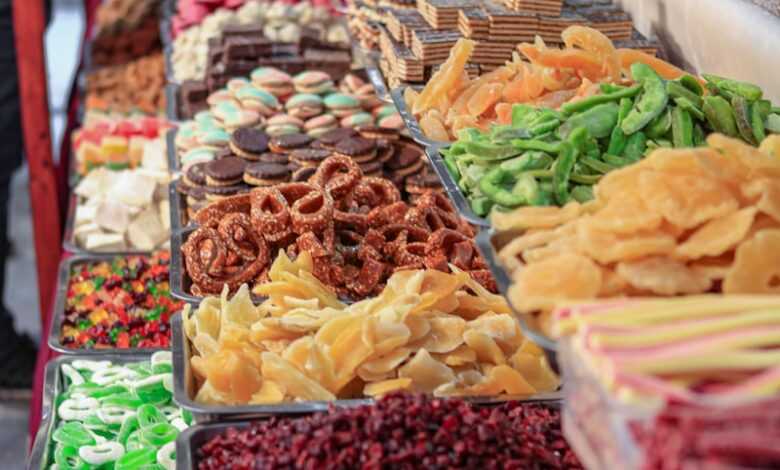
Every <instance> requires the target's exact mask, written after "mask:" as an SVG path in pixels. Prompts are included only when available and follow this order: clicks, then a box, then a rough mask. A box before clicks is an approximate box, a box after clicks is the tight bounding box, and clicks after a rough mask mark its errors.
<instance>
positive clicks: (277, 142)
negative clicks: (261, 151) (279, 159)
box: [268, 134, 314, 153]
mask: <svg viewBox="0 0 780 470" xmlns="http://www.w3.org/2000/svg"><path fill="white" fill-rule="evenodd" d="M313 140H314V139H312V138H311V137H309V136H308V135H306V134H283V135H277V136H275V137H273V138H272V139H271V141H270V142H269V143H268V147H269V148H270V149H271V151H272V152H277V153H290V152H292V151H293V150H295V149H299V148H303V147H306V146H307V145H309V144H310V143H312V141H313Z"/></svg>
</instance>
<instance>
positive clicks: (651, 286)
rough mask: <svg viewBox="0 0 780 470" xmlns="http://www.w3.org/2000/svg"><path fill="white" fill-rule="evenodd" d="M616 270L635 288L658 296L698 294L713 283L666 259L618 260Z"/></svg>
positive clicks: (679, 263) (682, 265)
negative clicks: (619, 261)
mask: <svg viewBox="0 0 780 470" xmlns="http://www.w3.org/2000/svg"><path fill="white" fill-rule="evenodd" d="M616 272H617V273H618V274H619V275H620V277H622V278H623V279H625V280H626V281H628V283H629V284H631V285H632V286H634V287H636V288H637V289H641V290H646V291H650V292H652V293H654V294H658V295H677V294H700V293H703V292H706V291H708V290H709V289H710V287H711V286H712V280H711V279H710V278H708V277H705V276H700V275H698V274H697V273H696V272H695V271H693V270H691V269H690V268H688V267H687V266H686V265H685V264H683V263H682V262H680V261H675V260H672V259H668V258H660V257H657V258H647V259H643V260H640V261H633V262H621V263H618V264H617V269H616Z"/></svg>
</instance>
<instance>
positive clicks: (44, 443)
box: [27, 352, 150, 470]
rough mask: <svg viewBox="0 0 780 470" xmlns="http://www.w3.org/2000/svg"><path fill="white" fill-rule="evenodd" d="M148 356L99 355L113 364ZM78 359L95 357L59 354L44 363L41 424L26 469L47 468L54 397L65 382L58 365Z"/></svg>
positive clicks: (53, 418) (63, 386) (39, 469)
mask: <svg viewBox="0 0 780 470" xmlns="http://www.w3.org/2000/svg"><path fill="white" fill-rule="evenodd" d="M149 356H150V354H134V355H122V356H119V355H116V354H112V353H106V352H104V353H103V355H101V356H100V360H108V361H111V362H113V363H115V364H127V363H130V362H137V361H143V360H145V359H148V358H149ZM78 359H85V360H92V361H93V360H95V359H97V358H95V357H94V356H89V355H74V356H60V357H58V358H56V359H52V360H51V361H49V363H48V364H46V371H45V372H44V384H43V399H42V402H41V425H40V427H39V428H38V432H37V433H36V434H35V440H34V441H33V447H32V451H31V452H30V458H29V459H28V461H27V469H28V470H43V469H44V468H48V467H45V465H47V464H48V463H49V462H50V457H49V452H50V450H51V446H50V443H51V442H52V440H51V434H52V432H54V426H55V424H56V422H57V420H56V419H55V418H56V415H55V413H56V410H55V409H54V404H55V399H56V397H57V395H59V394H60V393H62V392H63V391H64V390H65V382H64V380H63V376H62V374H60V367H61V366H62V364H70V363H71V362H73V361H75V360H78Z"/></svg>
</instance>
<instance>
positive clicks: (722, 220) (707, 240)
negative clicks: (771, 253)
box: [675, 207, 757, 259]
mask: <svg viewBox="0 0 780 470" xmlns="http://www.w3.org/2000/svg"><path fill="white" fill-rule="evenodd" d="M756 212H757V210H756V208H754V207H746V208H744V209H740V210H738V211H736V212H733V213H731V214H729V215H726V216H723V217H719V218H717V219H712V220H710V221H709V222H707V223H706V224H704V225H703V226H702V227H701V228H699V229H697V230H696V231H695V232H693V234H692V235H691V236H690V237H688V239H687V240H685V243H683V244H682V245H680V246H678V247H677V249H676V250H675V255H677V256H679V257H681V258H683V259H697V258H701V257H703V256H720V255H722V254H723V253H725V252H727V251H729V250H731V249H732V248H734V247H735V246H736V245H737V243H739V242H740V241H742V239H743V238H744V237H745V235H746V234H747V233H748V230H750V227H751V225H752V224H753V219H754V217H755V215H756Z"/></svg>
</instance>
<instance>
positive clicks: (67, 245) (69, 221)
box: [62, 193, 151, 255]
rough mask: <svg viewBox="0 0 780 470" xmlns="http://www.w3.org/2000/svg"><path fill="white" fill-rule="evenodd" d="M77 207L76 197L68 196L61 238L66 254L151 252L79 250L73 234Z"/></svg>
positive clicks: (142, 252)
mask: <svg viewBox="0 0 780 470" xmlns="http://www.w3.org/2000/svg"><path fill="white" fill-rule="evenodd" d="M77 206H78V196H77V195H76V194H75V193H71V194H70V201H69V202H68V215H67V218H66V219H65V234H64V236H63V237H62V248H63V249H64V250H65V251H67V252H68V253H73V254H80V255H148V254H150V253H151V251H147V250H120V251H89V250H87V249H85V248H81V247H80V246H79V245H78V243H76V238H75V236H74V234H73V231H74V229H75V228H76V207H77Z"/></svg>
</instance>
